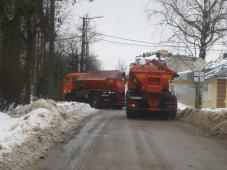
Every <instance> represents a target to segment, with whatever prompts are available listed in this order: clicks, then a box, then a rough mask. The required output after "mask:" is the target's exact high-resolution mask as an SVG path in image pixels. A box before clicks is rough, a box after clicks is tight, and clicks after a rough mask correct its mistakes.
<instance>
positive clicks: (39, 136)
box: [0, 100, 97, 170]
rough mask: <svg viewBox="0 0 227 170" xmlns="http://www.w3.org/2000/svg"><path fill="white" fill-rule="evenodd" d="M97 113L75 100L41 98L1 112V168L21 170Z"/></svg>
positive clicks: (43, 155) (42, 156)
mask: <svg viewBox="0 0 227 170" xmlns="http://www.w3.org/2000/svg"><path fill="white" fill-rule="evenodd" d="M95 112H97V111H96V110H95V109H92V108H91V107H90V106H89V105H87V104H83V103H76V102H59V103H55V102H54V101H52V100H39V101H37V102H34V103H31V104H29V105H26V106H23V107H21V108H19V109H18V110H16V111H14V112H11V113H9V115H10V116H9V115H8V114H6V113H2V112H0V169H1V170H20V169H23V167H24V166H26V165H27V164H31V163H33V162H34V161H35V160H37V159H41V158H44V157H45V155H46V153H47V151H48V150H49V149H50V148H51V147H53V146H55V145H56V144H57V143H59V142H62V141H63V139H64V138H65V137H67V134H68V135H69V133H70V132H71V131H72V130H73V129H75V128H76V127H77V126H79V123H80V122H82V121H83V120H84V119H85V118H86V117H88V116H90V115H92V114H94V113H95Z"/></svg>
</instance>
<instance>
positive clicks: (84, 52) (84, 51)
mask: <svg viewBox="0 0 227 170" xmlns="http://www.w3.org/2000/svg"><path fill="white" fill-rule="evenodd" d="M80 18H81V19H82V21H83V24H82V38H81V39H82V40H81V41H82V42H81V59H80V71H81V72H85V71H86V70H85V67H86V66H85V58H86V57H88V56H89V40H88V21H89V20H91V19H96V18H103V16H98V17H92V18H90V17H80Z"/></svg>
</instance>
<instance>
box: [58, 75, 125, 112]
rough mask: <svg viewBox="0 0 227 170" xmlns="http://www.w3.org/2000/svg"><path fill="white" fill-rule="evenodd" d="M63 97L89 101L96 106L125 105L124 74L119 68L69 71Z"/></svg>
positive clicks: (119, 106) (71, 99)
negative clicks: (85, 71) (79, 71)
mask: <svg viewBox="0 0 227 170" xmlns="http://www.w3.org/2000/svg"><path fill="white" fill-rule="evenodd" d="M63 98H64V99H65V100H68V101H78V102H85V103H89V104H90V105H91V106H92V107H94V108H107V107H114V108H122V107H123V106H124V105H125V80H124V76H123V75H122V74H121V72H120V71H117V70H105V71H93V72H88V73H68V74H67V75H66V78H65V82H64V84H63Z"/></svg>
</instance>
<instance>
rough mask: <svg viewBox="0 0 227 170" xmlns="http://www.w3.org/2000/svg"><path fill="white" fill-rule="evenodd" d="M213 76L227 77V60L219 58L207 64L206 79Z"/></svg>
mask: <svg viewBox="0 0 227 170" xmlns="http://www.w3.org/2000/svg"><path fill="white" fill-rule="evenodd" d="M211 78H222V79H227V60H225V59H218V60H216V61H213V62H210V63H208V64H207V67H206V72H205V79H211Z"/></svg>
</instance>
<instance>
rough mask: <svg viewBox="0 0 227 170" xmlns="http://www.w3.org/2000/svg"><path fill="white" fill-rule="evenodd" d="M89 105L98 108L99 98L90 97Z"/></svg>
mask: <svg viewBox="0 0 227 170" xmlns="http://www.w3.org/2000/svg"><path fill="white" fill-rule="evenodd" d="M90 103H91V104H90V105H91V107H93V108H95V109H99V108H100V99H99V97H97V96H95V97H92V99H91V102H90Z"/></svg>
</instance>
